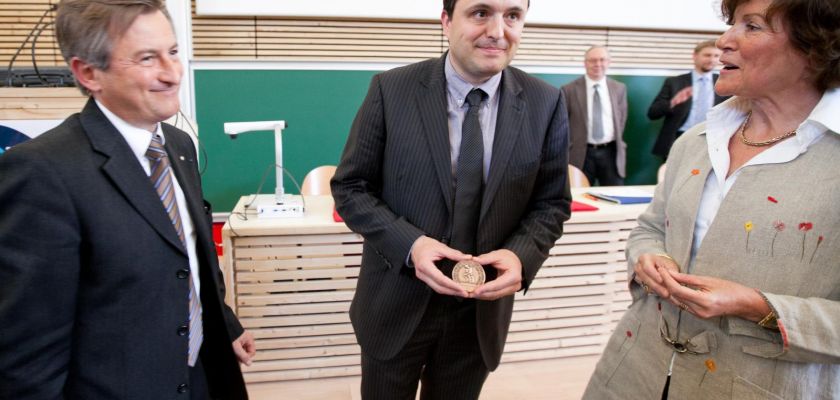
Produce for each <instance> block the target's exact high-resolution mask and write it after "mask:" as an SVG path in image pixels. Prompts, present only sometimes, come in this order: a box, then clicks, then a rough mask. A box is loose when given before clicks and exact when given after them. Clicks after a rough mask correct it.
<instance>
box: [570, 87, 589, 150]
mask: <svg viewBox="0 0 840 400" xmlns="http://www.w3.org/2000/svg"><path fill="white" fill-rule="evenodd" d="M574 93H575V99H574V101H576V102H577V104H578V107H580V108H578V109H579V110H582V111H581V115H589V111H588V109H587V108H586V78H584V77H581V78H580V80H579V81H578V83H577V90H575V91H574ZM569 101H572V100H569ZM583 129H584V131H585V132H589V118H585V119H584V121H583ZM584 140H588V139H587V138H586V137H584ZM584 147H585V145H584Z"/></svg>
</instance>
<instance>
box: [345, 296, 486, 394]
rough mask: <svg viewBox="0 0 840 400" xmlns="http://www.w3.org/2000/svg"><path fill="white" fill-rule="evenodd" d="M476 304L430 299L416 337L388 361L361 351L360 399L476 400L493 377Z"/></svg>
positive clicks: (447, 299) (434, 297)
mask: <svg viewBox="0 0 840 400" xmlns="http://www.w3.org/2000/svg"><path fill="white" fill-rule="evenodd" d="M475 312H476V311H475V301H474V300H462V301H459V300H458V299H456V298H453V297H449V296H441V295H438V294H436V293H433V294H432V300H431V301H430V302H429V305H428V307H427V308H426V313H425V314H424V315H423V319H422V320H421V321H420V326H418V327H417V331H415V332H414V335H413V336H412V337H411V339H410V340H409V341H408V343H407V344H406V346H405V347H404V348H403V349H402V350H400V352H399V353H397V355H396V356H395V357H394V358H392V359H390V360H376V359H374V358H372V357H369V356H367V355H366V354H365V353H364V351H362V388H361V392H362V398H363V399H365V400H379V399H383V400H401V399H404V400H414V399H415V397H416V395H417V383H418V381H420V382H421V384H422V386H421V389H420V399H422V400H445V399H453V400H470V399H478V395H479V393H481V387H482V386H483V385H484V381H485V380H486V379H487V375H488V374H489V371H488V370H487V367H486V366H485V365H484V361H483V360H482V358H481V351H480V350H479V347H478V336H477V334H476V326H475Z"/></svg>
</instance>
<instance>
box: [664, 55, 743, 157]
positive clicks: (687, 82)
mask: <svg viewBox="0 0 840 400" xmlns="http://www.w3.org/2000/svg"><path fill="white" fill-rule="evenodd" d="M720 55H721V51H720V49H718V48H717V47H716V46H715V41H714V40H706V41H703V42H700V43H698V44H697V46H695V47H694V56H693V59H694V69H693V70H692V71H691V72H689V73H687V74H683V75H679V76H674V77H670V78H668V79H666V80H665V83H664V84H663V85H662V90H660V91H659V94H658V95H657V96H656V98H655V99H654V100H653V104H651V105H650V108H649V109H648V113H647V116H648V118H650V119H651V120H657V119H660V118H662V117H665V122H664V123H663V124H662V130H661V131H660V132H659V137H658V138H656V143H655V144H654V145H653V154H655V155H657V156H660V157H662V158H663V159H667V158H668V152H669V151H671V145H673V144H674V141H675V140H677V138H678V137H680V135H682V133H683V132H685V131H686V130H688V129H689V128H691V127H692V126H694V125H697V124H699V123H701V122H703V121H705V120H706V113H707V112H708V111H709V109H711V108H712V107H713V106H715V105H717V104H719V103H720V102H722V101H724V100H726V99H727V98H728V97H723V96H718V95H717V94H716V93H715V82H717V78H718V76H717V74H715V73H714V72H713V71H714V69H715V68H716V67H717V66H718V65H720Z"/></svg>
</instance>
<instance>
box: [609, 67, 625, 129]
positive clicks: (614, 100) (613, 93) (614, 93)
mask: <svg viewBox="0 0 840 400" xmlns="http://www.w3.org/2000/svg"><path fill="white" fill-rule="evenodd" d="M607 89H608V90H609V91H610V107H611V108H612V123H613V132H614V134H615V138H616V142H620V141H621V134H622V132H619V129H618V118H619V115H618V114H619V111H620V110H619V108H618V85H616V84H615V82H613V81H612V80H611V79H609V78H607Z"/></svg>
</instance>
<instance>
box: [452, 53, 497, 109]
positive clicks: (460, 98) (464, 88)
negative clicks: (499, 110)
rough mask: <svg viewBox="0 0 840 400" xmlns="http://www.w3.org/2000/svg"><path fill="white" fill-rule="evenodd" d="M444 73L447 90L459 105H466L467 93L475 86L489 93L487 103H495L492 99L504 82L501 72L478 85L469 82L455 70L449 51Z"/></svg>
mask: <svg viewBox="0 0 840 400" xmlns="http://www.w3.org/2000/svg"><path fill="white" fill-rule="evenodd" d="M443 73H444V76H446V90H447V91H448V92H449V95H450V96H452V98H453V99H455V101H457V102H458V107H461V106H463V105H464V102H465V101H466V100H467V94H469V92H470V91H471V90H473V89H474V88H479V89H481V90H483V91H484V93H487V101H486V102H485V104H493V103H492V101H493V99H494V98H495V97H496V95H497V94H498V93H499V84H500V83H501V82H502V73H501V72H499V73H498V74H496V75H493V76H492V77H490V79H488V80H486V81H484V82H482V83H481V84H480V85H478V86H475V85H473V84H472V83H469V82H467V81H466V80H464V78H462V77H461V75H459V74H458V72H457V71H455V68H454V67H452V63H451V60H450V54H449V53H447V54H446V61H445V62H444V67H443Z"/></svg>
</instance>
